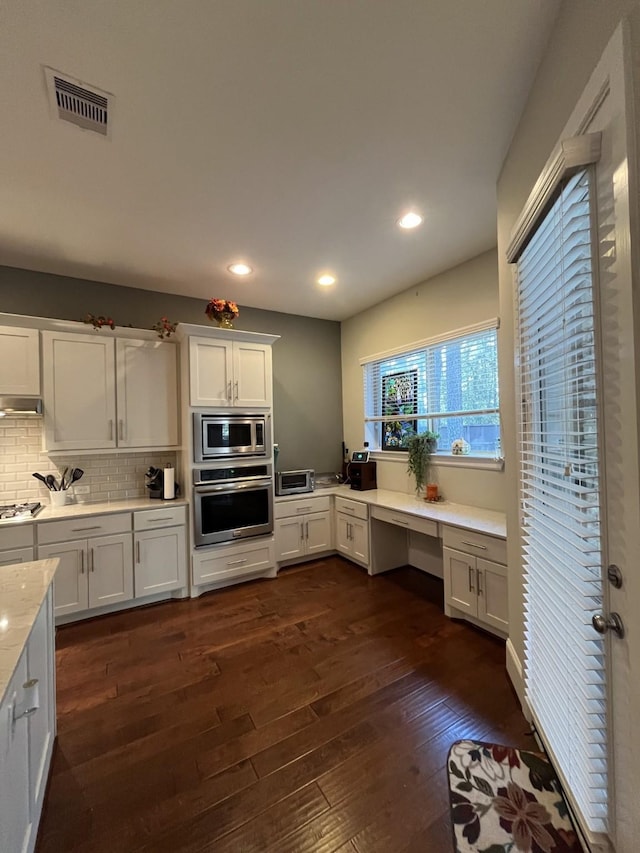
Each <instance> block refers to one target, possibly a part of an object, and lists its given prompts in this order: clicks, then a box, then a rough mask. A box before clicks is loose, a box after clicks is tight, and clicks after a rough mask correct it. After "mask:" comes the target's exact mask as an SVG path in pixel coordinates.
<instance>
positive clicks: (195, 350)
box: [189, 337, 233, 406]
mask: <svg viewBox="0 0 640 853" xmlns="http://www.w3.org/2000/svg"><path fill="white" fill-rule="evenodd" d="M189 380H190V392H191V393H190V401H191V405H192V406H231V405H232V391H233V341H218V340H215V339H214V338H195V337H191V338H189Z"/></svg>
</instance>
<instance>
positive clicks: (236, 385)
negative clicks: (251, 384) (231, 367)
mask: <svg viewBox="0 0 640 853" xmlns="http://www.w3.org/2000/svg"><path fill="white" fill-rule="evenodd" d="M235 389H236V396H235V399H236V400H237V399H238V380H237V379H236V384H235Z"/></svg>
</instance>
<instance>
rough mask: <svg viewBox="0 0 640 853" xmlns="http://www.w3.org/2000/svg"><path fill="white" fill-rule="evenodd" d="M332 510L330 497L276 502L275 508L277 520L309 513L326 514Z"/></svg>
mask: <svg viewBox="0 0 640 853" xmlns="http://www.w3.org/2000/svg"><path fill="white" fill-rule="evenodd" d="M329 509H331V497H330V495H322V497H318V498H316V497H313V496H312V495H309V497H308V498H300V499H298V500H295V501H276V503H275V506H274V510H273V512H274V516H275V518H291V517H292V516H296V515H307V513H309V512H326V511H327V510H329Z"/></svg>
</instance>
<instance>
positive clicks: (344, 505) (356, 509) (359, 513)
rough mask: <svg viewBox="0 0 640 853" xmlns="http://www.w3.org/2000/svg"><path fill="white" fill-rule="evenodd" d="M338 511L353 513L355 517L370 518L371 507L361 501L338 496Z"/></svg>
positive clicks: (347, 513)
mask: <svg viewBox="0 0 640 853" xmlns="http://www.w3.org/2000/svg"><path fill="white" fill-rule="evenodd" d="M336 511H337V512H344V513H346V515H352V516H353V517H354V518H362V519H363V520H364V521H366V520H367V519H368V518H369V507H368V506H367V504H364V503H360V501H350V500H349V499H348V498H338V497H337V498H336Z"/></svg>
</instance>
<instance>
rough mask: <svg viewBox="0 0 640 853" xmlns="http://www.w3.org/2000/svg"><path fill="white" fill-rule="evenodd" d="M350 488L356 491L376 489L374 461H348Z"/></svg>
mask: <svg viewBox="0 0 640 853" xmlns="http://www.w3.org/2000/svg"><path fill="white" fill-rule="evenodd" d="M348 467H349V480H350V481H351V488H352V489H355V490H356V491H358V492H367V491H369V489H377V488H378V486H377V483H376V463H375V462H349V466H348Z"/></svg>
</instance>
